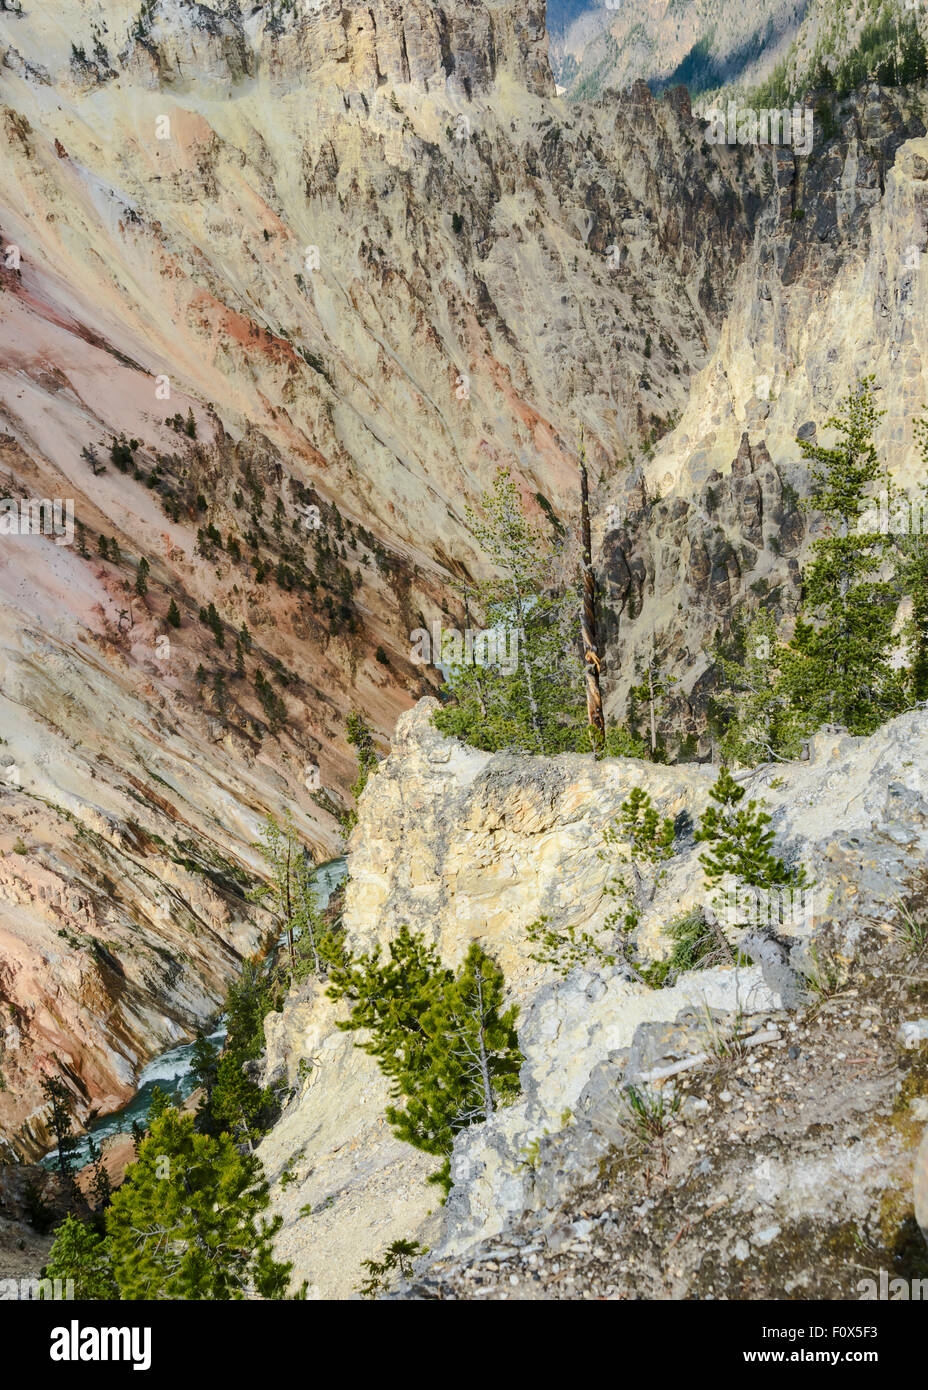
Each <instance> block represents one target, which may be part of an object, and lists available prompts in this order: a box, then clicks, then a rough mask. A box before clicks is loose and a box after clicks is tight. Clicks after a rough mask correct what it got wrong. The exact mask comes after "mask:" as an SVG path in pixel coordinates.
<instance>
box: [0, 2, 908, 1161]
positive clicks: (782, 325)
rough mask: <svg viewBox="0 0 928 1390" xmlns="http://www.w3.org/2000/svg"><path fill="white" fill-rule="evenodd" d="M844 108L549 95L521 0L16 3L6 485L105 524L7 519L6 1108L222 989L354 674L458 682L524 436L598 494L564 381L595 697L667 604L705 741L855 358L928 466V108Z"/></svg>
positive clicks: (527, 474) (613, 689) (885, 439)
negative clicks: (478, 579) (417, 643)
mask: <svg viewBox="0 0 928 1390" xmlns="http://www.w3.org/2000/svg"><path fill="white" fill-rule="evenodd" d="M834 119H835V122H836V124H837V126H838V132H837V133H836V134H835V135H834V136H833V137H832V138H830V139H829V140H828V141H827V142H824V143H822V142H820V146H821V147H819V144H817V145H816V149H815V151H814V158H810V159H808V160H801V159H798V158H794V156H793V154H792V152H791V151H788V150H779V151H774V152H771V151H762V150H752V151H750V152H748V151H746V150H743V149H739V148H734V149H730V148H727V147H720V146H710V145H707V144H706V143H705V140H704V138H703V135H704V131H703V125H702V122H700V121H699V120H697V119H695V118H694V117H693V116H692V114H691V112H690V109H689V103H688V100H687V98H686V96H685V93H682V92H675V93H671V94H669V95H668V96H667V97H666V98H665V99H664V100H663V101H661V102H656V101H654V100H653V99H652V98H651V96H650V94H649V93H648V91H647V89H646V88H645V87H643V86H642V85H639V86H637V87H635V88H634V89H633V90H632V91H630V92H628V93H626V94H623V95H617V94H609V95H607V96H606V97H605V98H604V99H603V100H602V101H601V102H600V103H598V104H597V105H596V106H584V105H580V106H576V107H574V106H568V105H567V104H565V103H564V102H562V101H559V100H558V99H557V98H556V97H555V95H554V86H553V80H552V77H551V73H550V70H549V67H548V64H547V57H546V41H545V35H544V15H543V11H542V7H541V6H540V5H534V4H531V5H528V6H526V5H523V4H514V3H466V4H465V3H464V2H463V0H449V3H446V4H443V5H440V6H434V5H431V4H429V5H425V4H421V5H420V4H413V5H399V4H397V3H394V2H393V0H382V2H381V3H379V4H373V5H351V6H347V7H342V6H341V5H337V6H336V5H335V4H332V3H321V2H320V3H314V4H311V5H307V6H299V7H297V6H294V7H291V8H287V7H284V6H281V5H275V6H270V5H264V6H256V7H254V8H252V9H248V8H245V7H242V6H240V5H239V4H237V3H235V2H234V0H223V2H222V3H216V4H214V5H211V6H210V5H200V4H196V3H193V0H146V3H145V4H144V5H142V6H140V7H136V5H135V4H134V3H133V4H129V3H128V0H86V3H84V2H83V0H82V2H81V3H79V2H78V0H62V3H61V4H59V5H57V6H55V7H53V8H49V7H45V6H42V7H40V6H36V7H34V8H33V9H30V8H29V7H25V8H24V12H23V13H22V14H20V13H19V12H18V11H14V10H11V9H9V8H5V9H4V10H2V11H0V122H2V126H3V138H4V145H3V157H2V160H0V349H2V350H0V497H2V498H3V499H15V500H16V501H17V503H19V502H21V501H25V502H27V503H28V500H29V499H35V498H42V497H48V498H50V499H54V498H58V499H60V500H61V499H73V501H74V504H75V514H76V522H78V523H80V526H79V528H76V529H75V534H74V537H73V544H62V545H59V544H57V543H56V541H57V540H60V539H62V538H61V537H57V538H54V537H51V536H47V535H46V536H40V535H18V534H15V531H14V532H11V531H10V530H9V529H6V530H5V531H4V533H3V534H2V545H0V594H2V599H3V603H2V608H0V738H2V739H3V740H4V743H3V744H2V745H0V856H2V858H0V885H2V886H0V891H2V893H3V898H4V902H3V917H2V923H0V993H2V1005H3V1010H4V1036H3V1054H2V1056H0V1074H2V1076H3V1078H4V1082H5V1086H4V1088H3V1089H0V1138H2V1140H3V1142H4V1143H5V1144H6V1145H7V1146H9V1147H11V1148H12V1149H13V1150H14V1151H16V1152H18V1153H21V1154H26V1155H29V1156H34V1155H35V1154H36V1153H37V1152H38V1151H39V1150H40V1149H41V1147H42V1146H43V1144H44V1143H45V1142H46V1139H47V1133H46V1128H45V1117H44V1112H43V1106H42V1101H41V1095H40V1089H39V1084H40V1080H41V1073H42V1072H43V1071H47V1070H59V1071H61V1073H62V1074H63V1075H64V1076H65V1077H66V1078H67V1079H68V1084H69V1086H70V1087H71V1089H72V1092H73V1094H74V1097H75V1102H76V1106H77V1113H78V1116H79V1118H81V1119H84V1118H86V1117H87V1116H89V1115H90V1114H91V1113H92V1112H93V1111H95V1110H99V1109H104V1108H107V1109H108V1108H112V1107H113V1106H115V1105H117V1104H118V1103H120V1102H121V1101H122V1100H124V1099H125V1098H126V1096H127V1095H128V1094H129V1092H130V1091H131V1088H132V1085H133V1081H134V1077H135V1076H136V1075H137V1072H138V1068H139V1065H140V1063H141V1062H143V1061H144V1060H145V1059H146V1058H147V1057H148V1056H150V1055H151V1054H152V1053H153V1052H156V1051H157V1050H158V1049H159V1048H161V1047H163V1046H165V1045H167V1044H169V1043H170V1042H172V1041H174V1040H175V1039H176V1038H177V1037H178V1036H179V1035H180V1034H181V1033H189V1031H190V1030H191V1029H192V1028H193V1027H194V1026H195V1025H196V1024H197V1023H199V1022H202V1021H203V1020H204V1019H205V1018H206V1017H208V1016H209V1015H210V1014H211V1013H213V1012H214V1011H215V1009H216V1007H217V1005H218V1002H219V1001H220V1000H221V998H222V995H223V992H224V989H225V987H226V985H227V983H228V981H229V979H230V978H231V977H232V975H233V973H234V971H235V970H236V969H237V968H238V965H239V963H240V960H241V955H242V953H244V952H247V951H250V950H251V949H253V948H254V946H255V944H256V942H257V940H258V936H259V932H260V929H261V926H262V924H261V923H260V922H257V923H256V922H255V920H254V914H253V913H252V912H251V911H250V910H249V909H248V907H247V904H246V903H245V900H244V896H243V895H244V892H245V889H246V888H247V884H248V881H249V875H251V874H253V873H254V872H255V871H256V870H257V869H258V867H259V863H258V860H257V858H256V855H255V852H254V849H253V848H252V841H253V840H254V837H255V835H256V833H257V830H258V828H259V825H260V822H261V819H262V817H263V816H264V815H266V814H267V813H268V812H273V813H275V814H279V813H280V811H281V809H282V808H283V807H285V806H287V807H290V808H291V809H292V811H293V814H294V817H295V820H296V823H297V825H298V828H299V830H300V832H301V834H302V835H303V836H304V838H305V840H306V842H307V844H309V845H310V846H311V847H312V849H313V851H314V853H315V854H316V855H317V856H318V857H324V856H326V855H329V854H331V853H333V852H335V851H336V850H337V848H338V846H339V843H340V828H339V823H338V816H339V813H340V812H341V811H343V810H344V808H345V806H346V805H347V802H348V799H349V798H348V788H349V786H350V784H351V781H352V777H353V759H352V757H351V753H350V749H349V748H348V746H347V745H346V742H345V739H344V717H345V714H346V712H347V710H348V709H349V708H350V707H357V708H360V709H363V710H364V711H365V713H366V714H367V716H368V718H369V719H370V720H371V722H372V723H373V725H374V726H375V729H376V730H377V733H378V735H379V737H380V741H381V746H382V745H383V743H384V741H385V740H386V738H388V737H389V735H390V732H391V730H392V728H393V726H394V723H395V721H396V717H397V715H398V714H399V713H400V711H402V710H403V709H405V708H407V707H408V705H409V704H410V703H411V701H412V700H413V699H415V698H417V697H419V696H420V695H422V694H423V693H425V692H426V691H427V690H428V689H430V688H434V684H435V680H436V676H435V673H434V672H431V671H428V670H425V671H423V669H422V668H419V667H413V666H412V665H411V664H410V661H409V640H410V638H409V634H410V632H411V630H412V629H413V628H415V627H417V626H419V625H420V622H421V620H422V619H423V618H426V619H430V618H433V617H435V616H437V614H438V613H439V612H441V611H447V612H452V611H455V610H454V603H455V600H453V598H452V597H451V596H450V591H449V581H450V580H451V579H452V578H454V579H460V578H462V577H467V576H469V575H472V574H474V573H476V572H477V571H479V570H480V568H481V565H482V563H483V562H482V560H481V558H480V557H479V555H478V554H477V553H476V549H475V546H474V543H473V540H472V538H471V537H470V535H469V533H468V529H467V526H466V525H465V510H464V509H465V505H466V503H468V502H474V501H475V500H476V499H477V498H478V496H479V494H480V493H481V491H482V490H483V489H484V488H485V487H486V486H487V484H488V483H489V481H490V480H491V478H492V476H493V473H494V471H495V469H496V467H497V466H498V465H499V464H506V465H508V466H510V467H511V468H512V470H513V472H514V475H515V476H516V478H517V480H518V482H519V485H520V487H521V489H522V492H523V495H524V497H525V499H526V503H527V505H528V507H529V508H530V509H531V510H532V512H533V514H534V515H535V516H536V517H537V518H539V519H544V518H546V517H548V516H549V509H550V510H553V512H554V513H555V515H557V516H559V517H563V518H565V519H568V518H570V517H571V516H573V515H574V513H575V510H576V491H577V489H576V469H575V445H576V426H577V423H578V421H580V420H582V421H583V423H584V426H585V429H586V437H587V443H588V450H589V456H590V460H591V463H592V465H593V473H594V481H595V480H596V478H599V479H600V482H599V485H598V490H597V492H596V498H595V502H596V517H595V530H596V542H597V546H598V547H599V549H600V552H601V554H602V556H603V578H604V581H605V582H604V590H605V599H606V609H607V611H606V612H604V620H605V629H606V636H607V645H608V650H607V653H606V657H607V661H606V669H607V693H608V700H609V706H610V711H611V712H613V713H615V714H617V715H618V716H619V717H621V716H622V715H623V714H624V710H625V701H626V696H627V690H628V685H629V683H630V681H631V680H632V679H633V675H634V664H635V660H636V658H637V659H640V657H641V654H642V653H643V652H648V651H650V649H651V644H652V642H653V643H654V646H655V647H656V649H657V651H658V654H659V655H660V656H661V657H662V658H663V659H664V660H665V663H666V664H667V667H668V669H669V671H670V672H671V673H672V674H676V675H677V676H678V678H679V683H678V690H679V698H678V702H677V704H678V708H677V710H676V712H675V715H674V719H675V724H676V728H677V731H678V733H680V734H681V735H682V734H684V733H691V734H693V735H695V736H696V737H697V738H701V739H702V740H703V741H702V745H701V751H702V752H704V753H705V752H706V751H707V741H706V740H705V738H704V734H705V728H706V710H707V702H708V700H709V698H710V696H711V678H707V677H706V662H705V657H704V655H703V649H704V646H705V643H706V640H707V639H708V637H709V636H710V635H711V633H712V631H713V630H714V627H715V626H716V625H718V624H719V623H722V624H723V625H724V623H725V622H727V621H728V619H729V617H730V609H731V607H732V605H735V604H737V603H739V602H740V601H741V600H742V599H745V598H747V596H748V595H751V599H753V598H756V597H757V596H758V595H759V594H760V593H761V592H763V594H766V595H769V596H771V598H770V601H771V602H773V603H775V605H776V606H777V608H778V610H779V611H781V612H783V613H785V614H789V612H790V611H791V608H792V606H793V605H794V601H795V585H796V576H797V566H798V564H799V562H800V560H801V556H802V545H803V544H804V542H805V536H804V533H803V531H802V526H801V523H800V518H799V515H798V513H797V511H796V509H795V505H794V502H793V499H792V492H791V491H790V489H791V488H795V487H796V486H799V485H800V484H801V482H802V478H801V474H800V473H799V472H798V471H797V469H796V466H795V446H794V444H793V434H794V432H795V429H796V427H797V426H798V425H799V424H802V423H806V422H809V421H811V422H813V423H814V422H819V423H820V422H821V421H822V420H823V419H824V417H825V415H826V414H827V413H828V411H829V410H830V409H831V407H832V406H833V404H834V399H835V396H836V394H838V393H839V392H840V389H841V388H842V387H843V386H844V385H845V384H846V383H847V382H849V381H850V380H852V379H853V378H854V376H855V375H857V374H858V373H859V372H860V371H864V370H873V371H875V372H876V373H877V375H878V379H879V380H880V382H881V383H882V384H884V385H885V386H886V387H887V388H888V387H889V386H890V385H892V387H893V400H892V402H891V405H892V415H891V416H890V417H888V418H887V421H886V422H885V426H884V430H883V434H882V436H881V445H883V446H885V448H886V451H887V456H888V457H889V459H890V461H891V463H892V465H893V467H894V469H895V470H896V471H897V473H899V475H900V477H902V478H903V480H904V481H905V480H907V479H910V478H911V477H912V476H913V468H912V465H911V461H910V459H909V451H910V443H911V434H910V427H909V425H908V424H907V421H908V418H909V416H910V415H911V414H912V413H914V411H915V410H916V409H918V407H919V406H920V404H921V400H922V398H923V396H924V369H923V365H922V362H923V356H924V354H923V347H924V344H923V332H924V330H923V328H922V323H923V321H924V318H925V316H924V314H922V313H920V312H919V310H920V307H921V295H922V294H923V286H922V282H921V278H920V276H919V275H918V272H917V268H916V269H906V268H905V267H906V266H907V265H909V263H910V262H911V259H912V258H911V254H910V252H911V250H912V249H913V248H914V250H915V251H919V248H924V246H925V242H926V234H925V224H924V208H923V206H922V203H923V197H922V195H923V193H924V189H925V188H926V186H928V184H926V182H925V179H924V177H923V174H924V166H925V162H926V153H928V152H926V151H925V149H924V148H923V145H924V141H923V140H922V136H923V133H924V129H925V125H924V116H923V99H922V97H921V96H919V95H917V94H914V93H913V94H909V95H907V94H904V93H902V94H900V93H892V94H890V93H880V92H878V91H875V90H874V91H870V92H867V93H865V94H864V95H863V96H862V97H858V98H855V99H853V100H850V101H848V102H847V103H845V104H844V105H843V106H841V107H837V106H836V108H835V112H834ZM800 214H801V215H800ZM758 285H760V287H761V288H760V291H759V292H758V289H757V286H758ZM862 306H863V307H862ZM759 379H763V380H765V381H767V386H766V387H764V388H762V391H763V394H762V396H758V394H757V392H758V386H757V381H758V380H759ZM675 421H678V423H676V426H675V428H674V427H673V426H674V422H675ZM745 431H747V434H748V438H747V441H746V442H744V443H742V435H743V434H744V432H745ZM88 456H89V457H88ZM716 475H718V476H716ZM613 508H617V509H618V520H617V521H615V522H614V521H612V520H611V517H612V516H613V511H612V509H613ZM8 520H9V518H8V515H6V514H5V515H4V517H3V521H4V523H8ZM778 550H779V552H780V553H779V554H778V553H777V552H778ZM104 552H105V553H104ZM143 558H144V559H145V560H146V562H147V563H148V565H149V566H150V573H149V574H148V577H147V581H146V580H145V579H144V576H143V579H142V588H143V589H144V590H145V592H144V593H141V594H139V593H137V592H136V589H135V586H136V580H137V578H138V567H139V563H140V561H141V560H142V559H143ZM573 558H574V556H573V552H572V551H571V550H570V548H569V547H567V548H566V549H565V562H566V565H567V566H568V567H569V566H570V564H571V563H572V560H573ZM697 597H698V601H696V599H697ZM749 601H751V600H749ZM172 603H173V604H174V605H175V609H176V618H177V619H178V621H179V622H180V626H179V627H174V626H172V625H171V623H170V621H169V614H170V613H171V612H172V609H171V604H172ZM210 605H213V609H212V610H211V609H210ZM201 615H203V617H205V619H206V621H203V618H202V617H201ZM243 624H244V625H246V626H247V634H246V636H245V639H244V640H243V643H242V648H241V651H240V652H239V651H237V650H236V645H237V644H236V634H237V633H239V632H240V631H241V628H242V625H243ZM220 635H221V638H222V645H219V643H218V640H217V639H218V637H219V636H220Z"/></svg>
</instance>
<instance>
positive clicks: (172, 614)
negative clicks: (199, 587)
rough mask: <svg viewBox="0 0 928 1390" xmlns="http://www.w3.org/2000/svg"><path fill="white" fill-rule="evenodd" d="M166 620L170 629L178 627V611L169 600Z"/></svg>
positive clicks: (175, 604) (172, 600) (173, 602)
mask: <svg viewBox="0 0 928 1390" xmlns="http://www.w3.org/2000/svg"><path fill="white" fill-rule="evenodd" d="M167 620H168V623H169V624H170V626H171V627H180V609H179V608H178V606H177V603H176V601H175V600H174V599H171V603H170V606H169V608H168V619H167Z"/></svg>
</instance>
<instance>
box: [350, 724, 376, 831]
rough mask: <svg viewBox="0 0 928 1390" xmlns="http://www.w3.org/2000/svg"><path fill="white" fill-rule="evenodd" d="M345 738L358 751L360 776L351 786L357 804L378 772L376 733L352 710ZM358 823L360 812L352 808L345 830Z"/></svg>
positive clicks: (352, 827)
mask: <svg viewBox="0 0 928 1390" xmlns="http://www.w3.org/2000/svg"><path fill="white" fill-rule="evenodd" d="M345 737H346V739H347V740H348V742H349V743H350V744H351V746H352V747H353V748H356V749H357V756H358V775H357V777H356V778H355V780H354V782H353V783H352V786H351V795H352V796H353V797H354V799H355V802H356V803H357V801H358V800H359V799H360V796H361V793H362V792H363V790H364V788H365V787H366V786H367V782H368V778H369V777H370V775H371V773H372V772H374V771H375V770H376V767H377V763H378V758H377V750H376V748H375V747H374V731H373V729H372V728H371V726H370V725H369V724H368V722H367V720H366V719H365V718H364V715H363V714H359V713H358V712H357V710H352V712H351V713H350V714H349V715H348V718H347V720H346V721H345ZM357 823H358V812H357V809H356V808H355V807H352V809H351V810H350V811H349V812H348V814H347V816H346V817H345V829H346V830H352V829H354V827H355V826H356V825H357Z"/></svg>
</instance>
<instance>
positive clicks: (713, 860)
mask: <svg viewBox="0 0 928 1390" xmlns="http://www.w3.org/2000/svg"><path fill="white" fill-rule="evenodd" d="M709 795H710V797H711V798H712V801H713V802H714V805H713V804H710V805H709V806H707V807H706V810H705V811H704V812H703V814H702V816H701V817H700V821H699V826H698V828H697V830H696V840H697V842H698V843H700V844H705V845H706V846H707V848H706V849H705V850H704V851H703V853H702V854H701V855H700V856H699V862H700V864H701V865H702V867H703V875H704V878H705V882H706V887H707V888H709V889H710V890H711V889H714V888H717V887H718V886H719V884H720V883H721V880H722V879H723V878H724V877H725V875H726V874H730V875H732V876H733V877H734V878H736V879H737V880H739V881H740V882H741V883H744V884H747V885H749V886H750V887H754V888H773V887H776V886H777V885H780V884H793V885H794V886H797V887H800V886H802V885H803V884H804V883H805V881H806V880H805V873H804V871H803V870H801V869H800V870H799V871H798V873H797V871H795V870H793V869H789V868H787V866H786V864H784V862H783V860H782V859H781V858H779V856H778V855H776V854H774V853H773V846H774V840H775V836H774V833H773V831H772V830H771V829H770V828H769V827H770V821H771V817H770V816H769V815H768V813H767V812H766V811H765V810H763V809H762V808H761V807H760V806H759V804H758V802H756V801H749V802H748V803H747V805H746V806H744V805H742V804H741V803H742V802H743V800H744V797H745V795H746V793H745V790H744V787H739V785H738V783H737V782H736V781H735V779H734V777H732V775H731V773H730V772H729V770H728V768H727V767H723V768H722V769H721V770H720V772H719V775H718V778H717V780H716V782H715V784H714V785H713V786H712V787H711V788H710V790H709Z"/></svg>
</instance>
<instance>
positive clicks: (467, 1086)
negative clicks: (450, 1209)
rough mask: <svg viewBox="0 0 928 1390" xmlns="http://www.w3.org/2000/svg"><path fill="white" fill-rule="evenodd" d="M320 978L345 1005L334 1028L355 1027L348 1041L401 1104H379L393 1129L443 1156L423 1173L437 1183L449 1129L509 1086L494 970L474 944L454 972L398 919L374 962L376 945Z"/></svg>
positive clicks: (514, 1067)
mask: <svg viewBox="0 0 928 1390" xmlns="http://www.w3.org/2000/svg"><path fill="white" fill-rule="evenodd" d="M330 980H331V983H330V987H329V994H330V996H331V997H332V998H335V999H345V1000H347V1001H348V1002H349V1003H350V1004H351V1006H352V1007H351V1015H350V1017H349V1019H348V1020H347V1021H345V1022H343V1023H341V1024H340V1025H339V1026H340V1027H342V1028H345V1029H363V1030H365V1032H366V1035H367V1036H366V1038H365V1040H364V1041H363V1042H361V1043H359V1044H358V1046H360V1047H362V1048H363V1049H364V1050H365V1051H366V1052H369V1053H370V1054H371V1055H372V1056H374V1057H376V1058H377V1061H378V1063H379V1065H380V1069H381V1071H382V1072H383V1073H384V1075H385V1076H387V1077H388V1078H389V1080H390V1083H391V1088H390V1089H391V1095H392V1096H393V1097H394V1098H395V1099H396V1100H399V1101H401V1102H402V1103H401V1104H399V1105H390V1106H388V1107H387V1119H388V1120H389V1121H390V1123H391V1125H393V1127H394V1132H395V1133H396V1135H397V1136H398V1137H399V1138H401V1139H404V1140H405V1141H406V1142H407V1143H410V1144H413V1145H415V1147H416V1148H419V1149H423V1150H424V1151H425V1152H426V1153H430V1154H434V1155H436V1156H437V1157H439V1158H441V1159H442V1160H443V1161H442V1165H441V1167H440V1168H439V1170H438V1171H437V1172H436V1173H435V1174H433V1176H432V1178H431V1179H430V1181H434V1182H437V1183H439V1184H441V1185H442V1186H443V1187H444V1188H445V1190H446V1191H447V1190H448V1188H449V1187H450V1177H449V1160H450V1155H451V1147H452V1144H453V1141H454V1136H455V1135H456V1134H457V1133H458V1132H459V1131H460V1130H462V1129H464V1128H466V1127H467V1126H468V1125H470V1124H474V1123H477V1122H478V1121H480V1120H486V1119H489V1118H490V1116H491V1115H492V1114H494V1113H495V1111H496V1109H497V1108H498V1107H499V1106H500V1105H505V1104H507V1103H508V1102H509V1101H510V1100H512V1099H513V1098H514V1096H516V1095H517V1094H518V1090H519V1068H520V1066H521V1062H522V1056H521V1053H520V1052H519V1047H518V1038H517V1035H516V1030H515V1020H516V1014H517V1009H516V1008H515V1006H511V1007H510V1008H509V1009H507V1010H505V1011H502V1003H503V989H504V980H503V974H502V971H501V970H500V968H499V966H498V965H497V964H496V962H495V961H493V960H492V958H491V957H489V956H488V955H487V954H486V953H485V952H484V951H483V949H482V947H480V946H479V944H478V943H476V942H475V943H473V944H472V946H471V948H470V950H469V951H468V954H467V957H466V959H465V961H464V963H463V965H462V967H461V969H460V971H459V972H458V974H457V975H455V974H454V973H453V972H452V971H451V970H448V969H447V968H446V967H444V966H443V965H442V964H441V961H440V960H439V958H438V956H437V954H436V953H435V951H434V949H433V948H432V947H430V946H428V945H426V943H425V942H424V941H423V939H422V938H421V937H420V936H416V935H414V934H413V933H412V932H410V930H409V928H408V927H402V928H401V929H400V931H399V932H398V934H397V936H396V937H395V938H394V939H393V940H392V941H391V942H390V945H389V960H388V961H387V962H385V963H384V964H383V965H381V963H380V952H379V950H378V951H375V952H373V953H372V954H370V955H366V956H361V957H358V958H357V959H348V958H345V959H344V960H343V961H342V962H341V963H340V964H339V965H337V966H336V967H334V968H333V971H332V974H331V977H330Z"/></svg>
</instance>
